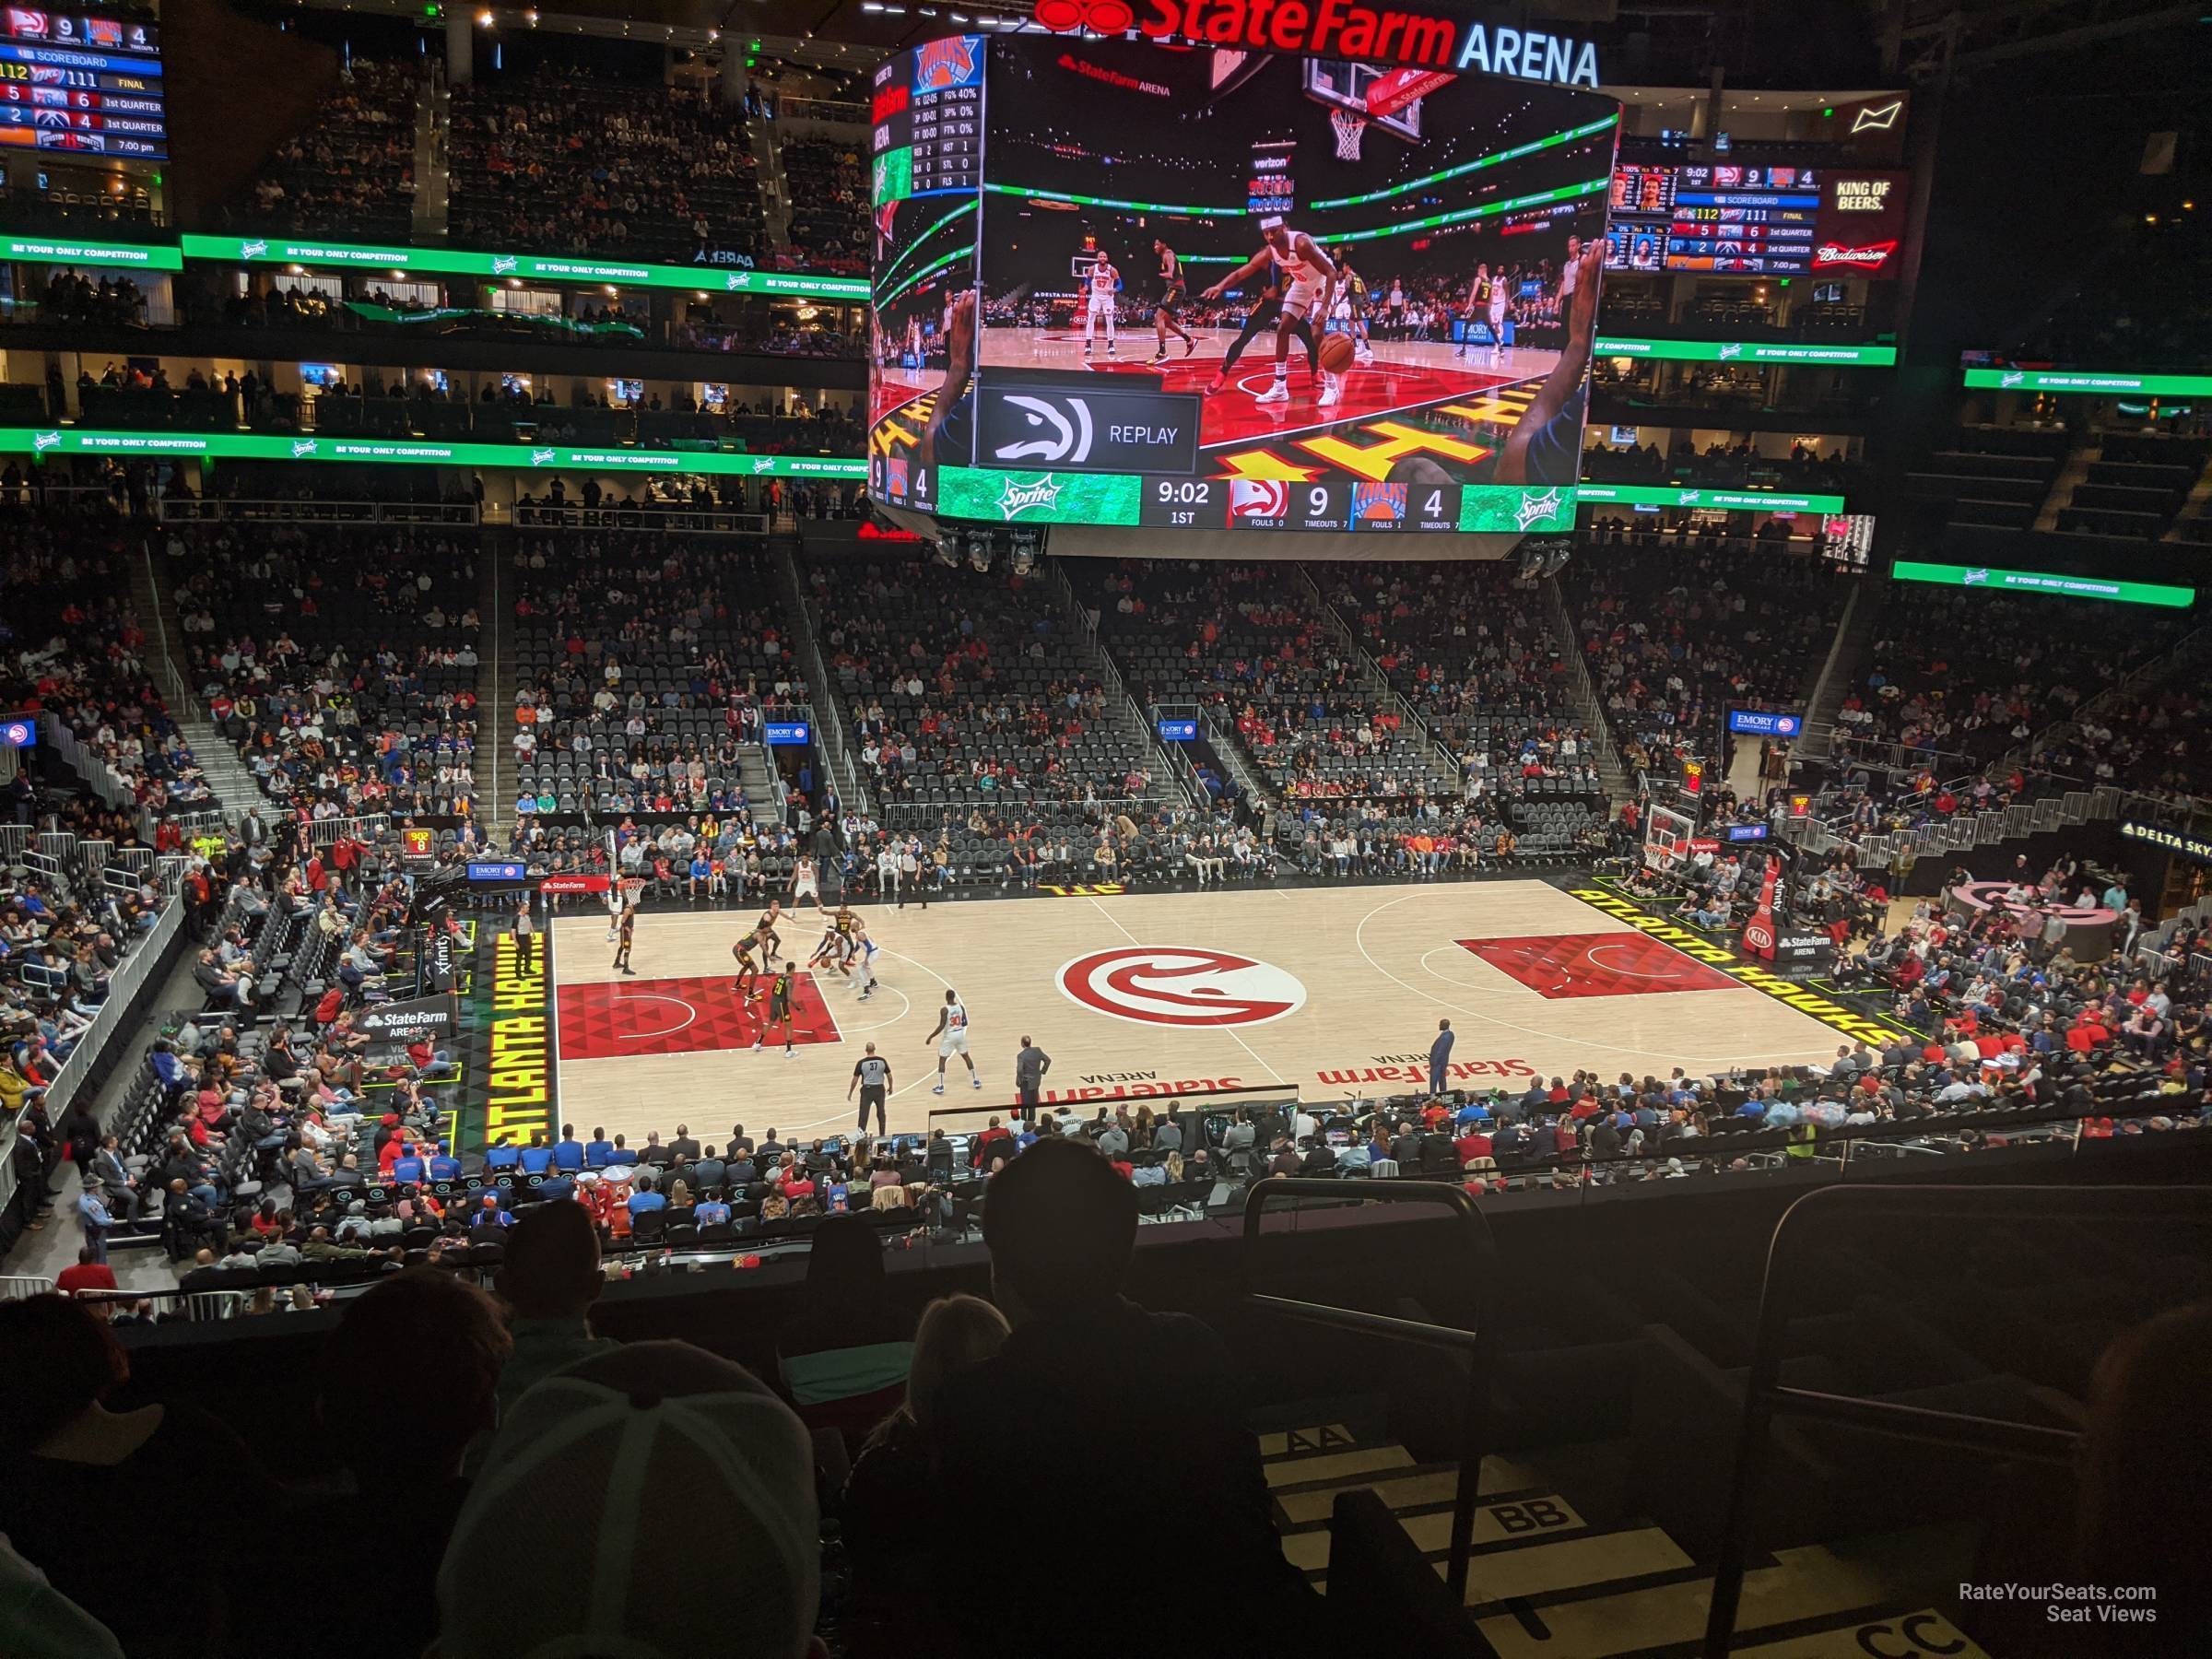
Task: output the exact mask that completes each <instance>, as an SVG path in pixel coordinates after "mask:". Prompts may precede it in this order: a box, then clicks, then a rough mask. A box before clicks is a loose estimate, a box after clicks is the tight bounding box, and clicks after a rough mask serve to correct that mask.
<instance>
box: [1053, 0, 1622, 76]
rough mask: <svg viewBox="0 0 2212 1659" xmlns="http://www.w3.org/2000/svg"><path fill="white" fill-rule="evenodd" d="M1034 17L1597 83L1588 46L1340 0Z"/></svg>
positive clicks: (1118, 30) (1102, 7) (1112, 7)
mask: <svg viewBox="0 0 2212 1659" xmlns="http://www.w3.org/2000/svg"><path fill="white" fill-rule="evenodd" d="M1035 16H1036V19H1037V21H1038V22H1039V23H1040V24H1041V25H1042V26H1043V27H1044V28H1046V29H1051V30H1052V31H1053V33H1055V34H1071V33H1077V32H1081V31H1086V30H1088V31H1089V32H1091V33H1094V34H1101V35H1118V34H1126V33H1128V32H1129V31H1130V30H1131V29H1135V31H1136V32H1137V33H1139V34H1143V35H1146V36H1148V37H1149V38H1151V39H1152V40H1155V41H1161V42H1163V43H1174V44H1182V43H1189V44H1194V45H1203V46H1220V47H1226V48H1230V49H1233V50H1241V51H1247V52H1287V53H1299V54H1300V55H1301V56H1305V57H1323V58H1349V59H1351V60H1353V61H1354V62H1357V63H1363V64H1406V65H1414V66H1417V67H1420V68H1427V69H1448V70H1452V71H1453V72H1455V73H1457V74H1462V75H1468V74H1472V75H1502V76H1512V77H1514V78H1515V79H1519V80H1535V81H1552V82H1556V83H1557V84H1559V85H1560V86H1563V87H1594V86H1596V85H1597V84H1598V68H1597V47H1596V45H1595V43H1594V42H1593V41H1580V40H1573V39H1570V38H1569V37H1567V36H1565V35H1556V34H1549V33H1547V32H1545V31H1544V30H1541V29H1520V28H1516V27H1512V26H1509V25H1505V24H1493V23H1484V22H1477V21H1475V20H1474V19H1472V18H1453V17H1440V16H1438V15H1436V14H1435V13H1434V12H1430V11H1411V10H1401V9H1399V8H1396V7H1384V6H1359V5H1356V4H1347V0H1135V4H1132V3H1131V0H1037V6H1036V11H1035Z"/></svg>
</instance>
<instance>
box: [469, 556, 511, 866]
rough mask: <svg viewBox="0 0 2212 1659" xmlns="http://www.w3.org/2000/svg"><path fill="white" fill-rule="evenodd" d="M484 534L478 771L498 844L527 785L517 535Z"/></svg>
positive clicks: (487, 818) (479, 607)
mask: <svg viewBox="0 0 2212 1659" xmlns="http://www.w3.org/2000/svg"><path fill="white" fill-rule="evenodd" d="M483 536H484V548H483V555H482V568H481V569H480V571H478V573H477V580H478V582H479V584H480V590H481V591H480V594H479V596H478V599H477V615H478V616H480V617H481V618H483V619H484V633H483V638H482V641H481V642H480V643H479V644H478V645H477V731H478V732H479V733H481V734H483V737H482V741H483V743H484V746H485V747H486V749H487V751H488V752H487V753H486V754H484V755H482V756H481V757H479V759H478V763H477V780H478V782H481V783H482V784H484V785H485V790H484V798H485V801H486V802H487V803H488V805H487V808H486V811H485V814H484V823H483V829H484V830H485V831H486V833H487V834H488V835H489V836H491V837H493V838H494V839H495V840H503V839H504V838H505V835H506V833H507V831H509V830H512V829H513V827H514V802H515V796H516V794H518V793H519V791H520V788H521V782H522V778H521V769H520V768H519V767H517V766H516V765H515V763H514V732H515V725H514V692H515V675H514V634H513V629H512V628H511V627H510V625H509V624H510V620H511V618H512V611H513V606H514V592H513V574H512V571H513V560H514V532H513V531H512V530H503V529H495V528H492V527H490V526H486V528H485V530H484V532H483Z"/></svg>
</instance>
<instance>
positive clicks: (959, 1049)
mask: <svg viewBox="0 0 2212 1659" xmlns="http://www.w3.org/2000/svg"><path fill="white" fill-rule="evenodd" d="M931 1042H935V1044H936V1045H937V1086H936V1087H935V1088H933V1089H931V1090H930V1091H929V1092H930V1093H932V1094H943V1093H944V1092H945V1062H946V1061H947V1060H949V1059H951V1058H952V1056H953V1055H955V1054H958V1055H959V1057H960V1058H961V1060H962V1061H963V1062H965V1063H966V1065H967V1066H968V1081H969V1082H971V1083H972V1084H973V1085H974V1086H975V1087H976V1088H982V1086H983V1080H982V1078H981V1077H977V1076H976V1075H975V1059H974V1056H973V1055H971V1054H970V1053H969V1052H968V1010H967V1009H966V1008H965V1007H963V1006H961V1004H960V998H959V993H957V992H955V991H954V990H953V989H952V988H951V987H950V986H949V985H947V987H946V989H945V1006H943V1007H941V1008H939V1009H938V1010H937V1029H936V1030H934V1031H932V1032H930V1034H929V1035H928V1036H927V1037H926V1038H924V1039H923V1043H924V1047H926V1046H927V1045H928V1044H929V1043H931Z"/></svg>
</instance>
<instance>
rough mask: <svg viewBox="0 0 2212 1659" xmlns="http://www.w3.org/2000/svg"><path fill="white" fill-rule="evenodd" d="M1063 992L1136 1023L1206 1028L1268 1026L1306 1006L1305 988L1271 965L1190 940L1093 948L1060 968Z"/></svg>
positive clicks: (1100, 1009)
mask: <svg viewBox="0 0 2212 1659" xmlns="http://www.w3.org/2000/svg"><path fill="white" fill-rule="evenodd" d="M1059 982H1060V990H1061V993H1062V994H1064V995H1065V996H1066V997H1067V998H1068V1000H1069V1001H1071V1002H1076V1003H1080V1004H1081V1005H1082V1006H1084V1007H1086V1008H1088V1009H1090V1010H1091V1011H1092V1012H1094V1013H1099V1014H1107V1015H1111V1016H1112V1018H1115V1019H1126V1020H1129V1021H1130V1022H1132V1023H1133V1024H1136V1025H1149V1026H1179V1027H1182V1028H1184V1029H1186V1030H1212V1029H1215V1028H1218V1027H1222V1026H1253V1025H1266V1024H1268V1023H1269V1022H1270V1021H1273V1020H1277V1019H1283V1018H1288V1016H1290V1015H1292V1014H1295V1013H1297V1012H1298V1011H1299V1009H1300V1008H1302V1007H1304V1006H1306V988H1305V986H1304V985H1302V984H1300V982H1299V981H1298V980H1297V978H1296V977H1295V976H1293V975H1291V974H1289V973H1287V972H1285V971H1283V970H1282V969H1280V968H1277V967H1276V966H1275V965H1274V964H1273V963H1272V962H1261V961H1255V960H1254V959H1253V958H1251V957H1248V956H1237V955H1235V954H1233V953H1231V952H1230V951H1225V950H1206V949H1203V948H1200V947H1195V946H1186V945H1132V946H1125V947H1123V948H1121V949H1119V950H1100V951H1094V952H1092V953H1091V954H1090V955H1089V956H1084V957H1077V959H1075V960H1074V961H1072V962H1069V963H1068V964H1066V965H1065V967H1063V968H1062V969H1061V970H1060V973H1059Z"/></svg>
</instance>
